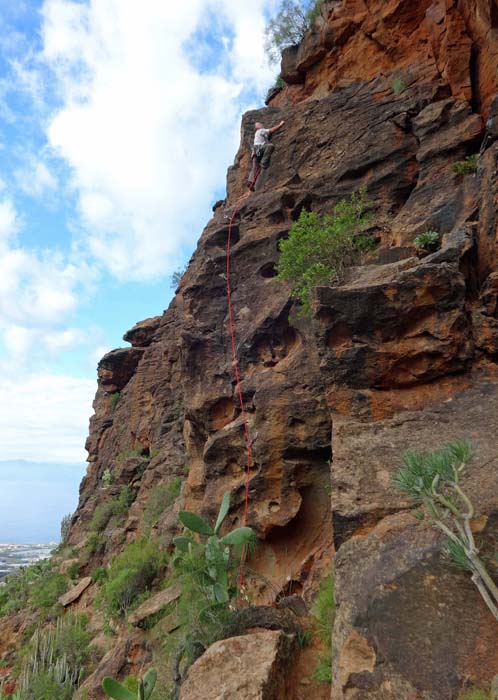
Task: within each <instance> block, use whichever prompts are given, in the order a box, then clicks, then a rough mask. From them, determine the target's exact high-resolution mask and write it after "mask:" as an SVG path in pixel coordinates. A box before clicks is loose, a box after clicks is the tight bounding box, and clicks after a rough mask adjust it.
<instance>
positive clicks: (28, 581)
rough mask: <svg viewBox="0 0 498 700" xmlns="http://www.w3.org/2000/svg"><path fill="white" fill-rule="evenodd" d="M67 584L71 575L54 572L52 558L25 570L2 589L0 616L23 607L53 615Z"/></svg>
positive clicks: (0, 594)
mask: <svg viewBox="0 0 498 700" xmlns="http://www.w3.org/2000/svg"><path fill="white" fill-rule="evenodd" d="M68 585H69V578H68V576H65V575H64V574H61V573H59V572H58V571H57V570H56V569H54V568H53V564H52V562H51V560H50V559H45V560H43V561H40V562H36V563H35V564H31V565H30V566H27V567H24V568H22V569H20V571H19V572H17V573H15V574H12V575H11V576H9V577H8V578H7V579H6V580H5V585H4V586H2V588H0V617H1V616H2V615H7V614H9V613H11V612H17V611H18V610H21V609H23V608H36V609H41V610H43V611H44V612H45V613H47V614H48V615H51V614H52V612H53V610H52V608H54V606H55V605H56V603H57V600H58V598H59V597H60V596H61V595H62V594H63V593H65V592H66V591H67V588H68Z"/></svg>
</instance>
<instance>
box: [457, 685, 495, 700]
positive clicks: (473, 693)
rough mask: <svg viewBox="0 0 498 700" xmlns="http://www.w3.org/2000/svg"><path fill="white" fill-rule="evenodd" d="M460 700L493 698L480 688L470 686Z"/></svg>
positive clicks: (486, 699)
mask: <svg viewBox="0 0 498 700" xmlns="http://www.w3.org/2000/svg"><path fill="white" fill-rule="evenodd" d="M461 700H494V699H493V698H492V697H491V695H490V694H489V693H487V692H486V691H485V690H481V688H472V689H471V690H468V691H467V692H466V693H464V694H463V695H462V697H461Z"/></svg>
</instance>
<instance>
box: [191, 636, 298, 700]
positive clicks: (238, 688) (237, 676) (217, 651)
mask: <svg viewBox="0 0 498 700" xmlns="http://www.w3.org/2000/svg"><path fill="white" fill-rule="evenodd" d="M293 642H294V640H293V639H292V637H289V636H287V635H286V634H284V633H283V632H272V631H269V630H266V631H263V632H255V633H253V634H249V635H247V636H245V637H232V638H231V639H225V640H222V641H220V642H216V643H215V644H213V645H212V646H210V647H209V649H208V650H207V651H206V652H205V653H204V654H203V656H201V658H200V659H198V660H197V661H196V662H195V664H194V665H193V666H192V668H191V669H190V670H189V672H188V676H187V680H186V681H185V682H184V684H183V685H182V688H181V691H180V700H220V699H221V698H226V700H228V699H229V698H244V700H287V698H288V697H289V690H290V689H289V687H288V685H287V683H286V681H287V678H288V671H289V666H290V664H291V661H292V653H293V648H294V644H293Z"/></svg>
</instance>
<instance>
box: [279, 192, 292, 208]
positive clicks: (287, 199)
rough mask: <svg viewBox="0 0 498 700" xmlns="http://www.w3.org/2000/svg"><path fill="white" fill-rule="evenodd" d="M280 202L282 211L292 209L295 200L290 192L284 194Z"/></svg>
mask: <svg viewBox="0 0 498 700" xmlns="http://www.w3.org/2000/svg"><path fill="white" fill-rule="evenodd" d="M280 201H281V204H282V208H283V209H292V208H293V207H294V205H295V203H296V198H295V197H294V195H293V194H292V193H291V192H285V194H283V195H282V199H281V200H280Z"/></svg>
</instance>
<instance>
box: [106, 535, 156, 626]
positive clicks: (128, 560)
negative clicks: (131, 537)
mask: <svg viewBox="0 0 498 700" xmlns="http://www.w3.org/2000/svg"><path fill="white" fill-rule="evenodd" d="M163 563H164V555H163V554H162V553H161V551H160V550H159V547H158V544H157V541H156V542H152V541H150V540H148V539H147V538H146V537H142V538H141V539H138V540H135V541H134V542H131V544H129V545H128V546H127V547H126V549H124V550H123V552H121V554H118V556H117V557H115V558H114V559H113V560H112V561H111V563H110V565H109V567H108V570H107V580H106V581H105V582H104V584H103V587H102V590H101V594H100V599H101V601H103V602H104V605H105V608H106V609H107V611H108V612H109V614H110V615H112V616H115V617H118V616H120V615H124V614H126V613H127V612H128V610H129V609H130V607H131V606H132V605H133V603H134V602H135V601H136V600H137V599H138V597H139V596H140V595H141V594H143V593H145V592H146V591H148V590H150V586H151V584H152V582H153V581H154V579H155V578H156V576H157V574H158V573H159V571H160V569H161V567H162V565H163Z"/></svg>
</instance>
